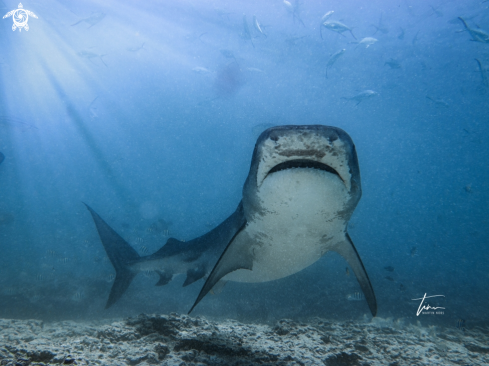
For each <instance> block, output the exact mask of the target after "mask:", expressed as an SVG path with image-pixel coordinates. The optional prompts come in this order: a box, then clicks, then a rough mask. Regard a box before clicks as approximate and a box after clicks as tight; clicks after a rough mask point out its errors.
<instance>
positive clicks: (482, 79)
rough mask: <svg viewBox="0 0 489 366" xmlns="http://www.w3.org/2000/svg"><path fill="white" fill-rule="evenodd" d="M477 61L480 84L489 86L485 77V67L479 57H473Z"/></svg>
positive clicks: (488, 80)
mask: <svg viewBox="0 0 489 366" xmlns="http://www.w3.org/2000/svg"><path fill="white" fill-rule="evenodd" d="M474 60H475V61H476V62H477V66H479V72H480V73H481V84H482V86H484V87H486V88H488V87H489V79H488V78H487V73H486V68H485V67H484V66H482V62H480V60H479V59H477V58H476V59H474Z"/></svg>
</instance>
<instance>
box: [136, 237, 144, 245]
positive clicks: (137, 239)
mask: <svg viewBox="0 0 489 366" xmlns="http://www.w3.org/2000/svg"><path fill="white" fill-rule="evenodd" d="M134 242H135V243H136V244H143V243H144V239H143V238H141V237H138V238H136V239H134Z"/></svg>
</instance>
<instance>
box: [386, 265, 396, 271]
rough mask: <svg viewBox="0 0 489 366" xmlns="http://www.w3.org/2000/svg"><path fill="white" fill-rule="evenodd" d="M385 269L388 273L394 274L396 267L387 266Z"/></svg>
mask: <svg viewBox="0 0 489 366" xmlns="http://www.w3.org/2000/svg"><path fill="white" fill-rule="evenodd" d="M384 269H385V270H386V271H389V272H394V267H392V266H387V267H384Z"/></svg>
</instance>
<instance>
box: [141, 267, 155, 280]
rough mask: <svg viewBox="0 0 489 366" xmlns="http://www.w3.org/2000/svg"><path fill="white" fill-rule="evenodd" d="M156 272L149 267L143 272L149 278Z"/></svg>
mask: <svg viewBox="0 0 489 366" xmlns="http://www.w3.org/2000/svg"><path fill="white" fill-rule="evenodd" d="M155 273H156V272H155V271H151V270H149V269H148V270H146V271H144V272H143V274H144V275H145V276H146V277H149V278H151V277H152V276H153V275H154V274H155Z"/></svg>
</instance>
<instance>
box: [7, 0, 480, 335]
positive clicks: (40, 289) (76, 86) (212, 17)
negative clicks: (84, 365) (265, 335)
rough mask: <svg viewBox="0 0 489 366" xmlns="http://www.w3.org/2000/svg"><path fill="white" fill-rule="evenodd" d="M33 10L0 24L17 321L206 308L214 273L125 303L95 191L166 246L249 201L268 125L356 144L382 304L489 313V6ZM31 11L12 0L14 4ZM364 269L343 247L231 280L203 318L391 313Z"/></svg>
mask: <svg viewBox="0 0 489 366" xmlns="http://www.w3.org/2000/svg"><path fill="white" fill-rule="evenodd" d="M22 5H23V8H24V9H26V10H29V11H31V12H32V13H34V14H35V15H36V16H37V18H35V17H33V16H30V17H29V19H28V25H29V30H28V31H27V29H16V30H15V31H12V24H13V23H12V17H7V18H4V19H2V20H1V22H0V152H1V153H2V154H3V155H4V156H5V158H4V160H3V162H1V163H0V250H1V251H0V317H1V318H20V319H28V318H36V319H44V320H64V319H69V320H76V319H98V318H114V317H122V316H133V315H137V314H140V313H143V312H144V313H169V312H177V313H186V312H187V311H188V310H189V309H190V307H191V305H192V304H193V302H194V301H195V298H196V296H197V295H198V293H199V291H200V289H201V287H202V285H203V281H202V280H200V281H197V282H195V283H194V284H192V285H190V286H188V287H185V288H182V283H183V281H184V277H185V276H183V275H180V276H178V277H176V278H174V279H173V281H172V282H170V283H169V284H168V285H166V286H163V287H155V286H154V284H155V283H156V282H157V280H158V276H157V275H156V274H155V273H153V272H149V273H144V274H139V275H138V276H137V277H136V278H135V280H134V281H133V282H132V284H131V285H130V287H129V289H128V290H127V292H126V293H125V294H124V296H123V297H122V298H121V299H120V300H119V301H118V302H117V303H116V304H115V305H114V306H113V307H111V308H110V309H108V310H104V307H105V303H106V301H107V297H108V294H109V291H110V288H111V285H112V282H113V280H114V275H115V271H114V269H113V267H112V265H111V263H110V261H109V260H108V258H107V256H106V253H105V251H104V248H103V246H102V244H101V242H100V239H99V237H98V234H97V231H96V228H95V226H94V224H93V221H92V218H91V217H90V214H89V212H88V211H87V209H86V208H85V206H84V205H83V203H82V202H85V203H87V204H89V205H90V206H91V207H93V208H94V209H95V210H96V211H97V212H98V213H99V214H100V215H101V216H102V217H103V218H104V219H105V220H106V221H107V223H108V224H109V225H111V227H113V228H114V229H115V230H116V231H117V232H118V233H119V234H120V235H121V236H122V237H123V238H124V239H126V240H127V241H128V243H130V244H131V245H132V246H133V247H134V248H135V249H136V250H137V251H138V253H139V254H140V255H148V254H150V253H153V252H155V251H156V250H158V249H159V248H160V247H161V246H162V245H163V244H164V243H165V242H166V240H167V239H168V237H175V238H178V239H180V240H189V239H192V238H195V237H197V236H200V235H202V234H204V233H205V232H207V231H209V230H210V229H212V228H213V227H215V226H216V225H218V224H219V223H221V222H222V221H223V220H224V219H226V218H227V217H228V216H229V215H230V214H231V213H232V212H234V210H235V208H236V206H237V204H238V203H239V201H240V199H241V195H242V187H243V184H244V181H245V179H246V177H247V175H248V171H249V166H250V161H251V155H252V152H253V148H254V144H255V142H256V139H257V137H258V136H259V134H260V133H261V132H262V131H263V130H265V129H266V128H268V127H271V126H274V125H288V124H298V125H301V124H324V125H331V126H337V127H340V128H342V129H344V130H345V131H346V132H347V133H348V134H349V135H350V136H351V137H352V139H353V141H354V142H355V145H356V149H357V154H358V159H359V164H360V171H361V177H362V187H363V196H362V199H361V201H360V203H359V205H358V207H357V209H356V211H355V213H354V215H353V217H352V219H351V221H350V224H349V230H348V231H349V234H350V236H351V237H352V240H353V242H354V243H355V245H356V248H357V250H358V252H359V254H360V256H361V258H362V261H363V263H364V265H365V268H366V270H367V272H368V274H369V277H370V280H371V282H372V285H373V288H374V290H375V293H376V297H377V303H378V316H379V317H383V318H389V317H390V318H394V319H399V318H402V319H404V321H406V322H408V323H410V322H417V321H420V322H421V323H422V324H423V325H431V324H436V325H445V326H449V327H454V328H455V327H457V325H459V326H460V324H461V323H460V321H461V320H463V321H464V323H463V324H464V326H465V327H467V328H469V329H470V327H471V326H473V325H474V324H481V323H486V324H487V322H488V319H489V317H488V310H487V309H488V307H487V305H488V304H489V291H488V286H487V283H488V281H489V245H488V243H489V234H488V230H487V229H488V227H489V213H488V212H489V211H488V208H487V207H488V202H489V190H488V183H487V182H488V181H489V164H488V161H489V158H488V157H489V149H488V147H487V146H488V142H489V109H488V108H489V82H488V76H487V75H488V73H489V71H488V70H489V69H488V68H489V38H484V37H485V36H484V35H487V34H488V32H489V2H487V1H481V0H473V1H472V0H468V1H463V2H462V1H432V2H426V1H422V0H418V1H411V0H396V1H386V0H383V1H380V0H379V1H368V2H365V1H358V0H357V1H328V2H324V1H306V0H304V1H297V2H296V1H290V2H288V1H280V0H273V1H272V0H270V1H167V2H157V1H103V2H102V1H77V2H70V1H52V0H46V1H42V2H41V1H29V2H23V3H22ZM18 7H19V4H17V2H16V1H10V0H2V1H0V10H1V11H2V16H3V15H4V14H6V13H8V12H9V11H11V10H13V9H17V8H18ZM328 11H334V12H333V13H331V14H330V15H329V16H327V17H325V18H323V19H322V17H323V15H325V14H326V13H327V12H328ZM459 17H462V19H463V20H464V21H465V22H466V25H467V26H465V25H464V23H463V21H462V19H459ZM333 22H340V24H342V25H344V26H345V27H347V28H348V29H342V28H338V23H333ZM325 23H327V24H326V25H325ZM367 37H371V38H372V39H371V38H367ZM343 50H344V51H343ZM365 91H373V92H375V93H374V94H371V95H372V96H371V97H365V93H364V94H362V93H363V92H365ZM1 156H2V155H0V161H1V160H2V159H1ZM350 272H351V270H348V265H347V263H346V261H345V260H344V259H343V258H341V257H340V256H339V255H337V254H333V253H332V252H331V253H328V254H326V255H325V256H324V257H323V258H321V260H319V261H318V262H316V263H315V264H314V265H312V266H310V267H309V268H307V269H305V270H303V271H301V272H300V273H297V274H295V275H292V276H290V277H287V278H283V279H280V280H277V281H273V282H268V283H257V284H244V283H232V282H230V283H228V284H227V285H226V286H225V288H224V289H223V291H222V292H221V293H220V294H217V295H208V296H206V298H204V299H203V301H202V302H201V303H200V304H199V306H198V307H197V308H196V309H195V311H194V313H193V314H194V315H206V316H209V317H214V318H226V319H227V318H231V319H237V320H239V321H245V322H272V321H275V320H277V319H282V318H290V319H305V318H310V317H316V316H317V317H322V318H328V319H339V320H345V319H360V318H363V317H365V316H366V317H370V312H369V309H368V307H367V304H366V302H365V301H355V297H356V296H355V294H356V293H358V292H361V290H360V287H359V285H358V283H357V280H356V279H355V276H354V275H353V273H350ZM424 294H427V296H430V295H444V297H443V298H442V297H439V298H437V300H436V301H435V300H434V301H432V302H430V305H432V306H441V307H444V311H443V314H438V315H436V314H435V315H431V314H421V315H419V316H417V315H416V312H417V310H418V306H419V303H420V301H419V300H413V299H418V298H421V297H423V295H424ZM352 299H353V301H352Z"/></svg>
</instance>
